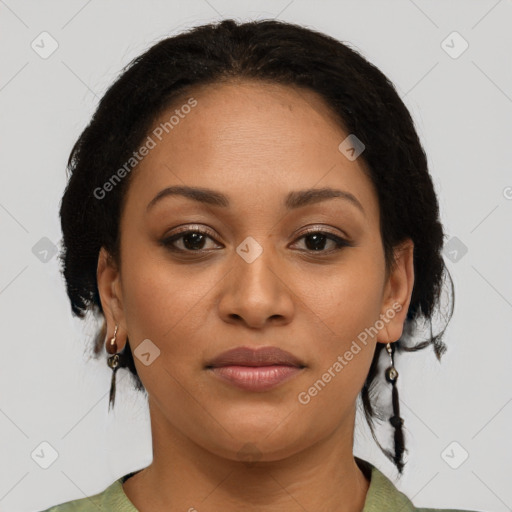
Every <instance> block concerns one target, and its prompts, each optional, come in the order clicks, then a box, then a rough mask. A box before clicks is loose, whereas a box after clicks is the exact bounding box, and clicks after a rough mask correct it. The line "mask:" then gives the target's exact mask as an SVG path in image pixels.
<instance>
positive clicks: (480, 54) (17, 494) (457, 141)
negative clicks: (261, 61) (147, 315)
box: [0, 0, 512, 512]
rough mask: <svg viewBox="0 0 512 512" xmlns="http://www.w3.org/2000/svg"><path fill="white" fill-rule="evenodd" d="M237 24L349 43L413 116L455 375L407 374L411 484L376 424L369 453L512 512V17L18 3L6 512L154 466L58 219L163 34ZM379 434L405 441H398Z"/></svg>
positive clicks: (10, 39)
mask: <svg viewBox="0 0 512 512" xmlns="http://www.w3.org/2000/svg"><path fill="white" fill-rule="evenodd" d="M228 17H233V18H236V19H239V20H251V19H262V18H278V19H281V20H285V21H291V22H294V23H299V24H302V25H305V26H307V27H310V28H313V29H316V30H319V31H322V32H325V33H327V34H329V35H331V36H334V37H336V38H338V39H339V40H341V41H344V42H346V43H348V44H350V45H351V46H352V47H353V48H355V49H357V50H359V51H360V52H361V53H362V54H363V55H364V56H365V57H366V58H367V59H369V60H370V61H371V62H372V63H374V64H375V65H377V66H378V67H379V68H380V69H381V70H382V71H383V72H384V73H385V74H386V75H387V76H388V77H389V78H390V79H391V81H392V82H393V83H394V84H395V85H396V87H397V90H398V91H399V93H400V94H401V96H402V99H403V100H404V102H405V104H406V105H407V107H408V108H409V109H410V111H411V113H412V115H413V117H414V119H415V123H416V126H417V129H418V132H419V134H420V137H421V140H422V143H423V144H424V147H425V150H426V152H427V155H428V159H429V165H430V169H431V174H432V176H433V179H434V182H435V186H436V190H437V192H438V195H439V202H440V208H441V215H442V220H443V222H444V225H445V228H446V231H447V234H448V235H449V240H448V241H447V246H446V248H445V259H446V261H447V265H448V268H449V270H450V272H451V275H452V277H453V280H454V284H455V313H454V316H453V318H452V321H451V323H450V324H449V327H448V329H447V331H446V336H445V340H444V341H445V342H446V344H447V346H448V351H447V353H446V354H445V355H444V356H443V358H442V362H441V363H439V362H438V361H437V360H436V358H435V356H434V353H433V351H432V350H431V349H430V348H429V349H427V350H424V351H420V352H417V353H415V354H405V355H403V356H402V355H400V356H399V358H398V359H397V369H398V371H399V372H400V378H399V390H400V398H401V410H402V416H403V417H404V419H405V426H406V442H407V448H408V450H409V451H408V454H407V461H408V462H407V465H406V470H405V473H404V476H403V478H402V479H401V480H395V476H396V471H395V468H394V466H393V465H392V463H391V462H390V461H388V460H387V459H386V458H385V457H384V455H383V454H382V453H381V452H380V451H379V449H378V447H377V446H376V445H375V443H374V442H373V440H372V438H371V435H370V434H369V429H368V428H367V427H366V424H365V423H364V421H363V418H362V416H361V415H360V416H359V417H358V420H357V426H356V439H355V446H354V452H355V453H356V454H357V455H359V456H361V457H363V458H366V459H367V460H369V461H371V462H372V463H373V464H375V465H376V466H377V467H378V468H379V469H381V471H383V472H384V473H385V474H386V475H388V476H389V478H391V479H392V480H393V481H394V482H396V485H397V487H398V488H399V489H400V490H402V491H403V492H405V493H406V494H407V495H408V496H409V498H410V499H411V500H413V502H414V503H415V505H416V506H421V507H427V506H429V507H437V508H440V507H447V508H448V507H449V508H466V509H471V510H485V511H495V512H501V511H506V510H511V509H512V488H511V486H510V479H511V476H512V436H511V435H510V434H511V432H512V428H511V427H512V403H511V402H512V390H511V386H510V375H511V361H512V328H511V320H512V285H511V282H512V280H511V262H512V236H511V221H512V167H511V161H512V149H511V148H512V140H511V135H512V69H511V66H510V62H511V61H510V54H511V51H512V31H511V30H510V26H511V24H512V2H511V1H510V0H508V1H507V0H501V1H496V0H488V1H487V0H485V1H484V0H482V1H467V0H463V1H462V0H461V1H450V2H446V1H441V0H439V1H426V0H414V1H413V0H396V1H382V0H375V1H361V0H357V1H323V2H321V1H315V2H308V1H303V0H279V1H273V2H272V1H260V2H237V1H235V0H190V1H188V2H184V1H156V0H152V1H144V2H142V1H139V2H135V1H127V0H111V1H109V2H101V1H99V0H89V1H86V0H66V1H59V2H57V1H46V2H35V1H33V2H21V1H19V0H18V1H15V0H2V1H0V70H1V74H0V130H1V135H0V140H1V142H2V144H1V154H0V163H1V167H0V234H1V244H2V245H1V251H0V329H1V338H0V339H1V349H2V350H1V357H0V390H1V391H0V511H2V512H29V511H36V510H42V509H44V508H47V507H49V506H50V505H54V504H57V503H62V502H64V501H68V500H71V499H77V498H82V497H84V496H88V495H92V494H95V493H97V492H100V491H102V490H104V489H105V488H106V487H107V486H108V485H110V484H111V483H112V482H113V481H114V479H116V478H119V477H120V476H121V475H124V474H125V473H128V472H129V471H132V470H135V469H139V468H142V467H145V466H147V465H148V464H149V463H150V462H151V459H152V452H151V436H150V430H149V416H148V411H147V404H146V403H145V399H144V398H143V395H140V394H137V393H136V392H135V391H133V390H132V386H131V381H130V378H129V377H128V375H127V373H126V371H125V370H121V371H120V372H119V373H118V379H119V388H118V393H117V402H116V409H115V412H114V413H110V414H107V405H108V389H109V385H110V375H111V370H110V369H109V368H108V367H107V365H106V360H105V359H104V358H102V359H100V360H94V359H91V358H90V342H91V336H92V334H93V332H94V329H95V325H94V324H92V323H90V322H82V321H79V320H77V319H74V318H72V316H71V311H70V307H69V302H68V299H67V296H66V294H65V289H64V283H63V280H62V278H61V276H60V274H59V265H58V260H57V257H56V255H55V250H56V248H58V245H59V242H60V238H61V232H60V222H59V218H58V207H59V202H60V198H61V195H62V192H63V189H64V186H65V180H66V174H65V168H66V162H67V158H68V155H69V152H70V150H71V147H72V145H73V143H74V141H75V140H76V138H77V137H78V135H79V134H80V132H81V131H82V130H83V129H84V127H85V126H86V124H87V123H88V122H89V119H90V117H91V115H92V114H93V112H94V110H95V108H96V106H97V104H98V101H99V98H100V97H101V96H102V94H103V93H104V92H105V90H106V88H107V87H108V85H110V84H111V83H112V81H113V80H114V79H115V78H116V76H117V75H118V73H119V72H120V70H121V68H122V67H123V66H125V65H126V64H127V63H128V62H129V61H130V60H131V59H132V58H134V57H135V56H137V55H139V54H140V53H141V52H143V51H144V50H145V49H147V48H148V47H149V46H151V45H152V44H153V43H155V42H157V41H158V40H160V39H161V38H163V37H166V36H169V35H173V34H176V33H178V32H180V31H182V30H184V29H187V28H189V27H192V26H195V25H199V24H203V23H207V22H210V21H213V20H219V19H221V18H228ZM41 41H43V42H41ZM50 53H51V54H50ZM383 396H384V397H386V396H388V397H389V395H386V390H383ZM377 434H378V435H379V439H380V441H381V443H383V444H385V445H386V446H391V445H390V442H391V437H390V436H391V429H390V428H388V427H387V426H386V425H385V424H383V425H382V426H381V427H380V428H378V429H377ZM42 454H44V456H43V455H42ZM38 455H39V456H38ZM44 466H47V467H46V468H45V467H44Z"/></svg>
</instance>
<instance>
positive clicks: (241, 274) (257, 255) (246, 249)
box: [234, 236, 276, 293]
mask: <svg viewBox="0 0 512 512" xmlns="http://www.w3.org/2000/svg"><path fill="white" fill-rule="evenodd" d="M259 240H260V241H261V242H262V241H263V236H262V237H259ZM267 242H268V239H267ZM272 252H273V251H272V249H271V247H270V244H269V243H266V244H265V247H264V246H263V245H262V243H260V242H258V240H256V239H255V238H253V237H252V236H248V237H246V238H245V239H244V240H243V241H242V242H241V243H240V244H239V245H238V246H237V248H236V253H237V257H236V258H235V262H234V266H235V268H234V270H235V274H236V280H237V283H238V285H239V286H237V288H238V289H240V288H242V287H243V286H244V285H245V286H246V287H250V288H251V289H252V288H254V287H256V289H260V288H262V291H265V290H264V289H263V288H267V287H268V285H269V283H270V281H272V278H274V279H276V276H275V272H273V271H272V268H271V265H272V262H271V261H270V260H271V259H272V258H271V255H272ZM242 291H243V290H242ZM257 291H258V290H253V293H254V292H257ZM266 291H267V292H268V291H270V290H269V289H267V290H266Z"/></svg>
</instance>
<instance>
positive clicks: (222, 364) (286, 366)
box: [206, 347, 305, 391]
mask: <svg viewBox="0 0 512 512" xmlns="http://www.w3.org/2000/svg"><path fill="white" fill-rule="evenodd" d="M304 368H305V365H304V363H303V362H302V361H301V360H300V359H298V358H297V357H295V356H294V355H293V354H291V353H290V352H286V351H285V350H282V349H280V348H278V347H262V348H259V349H252V348H249V347H237V348H234V349H231V350H228V351H227V352H223V353H222V354H220V355H219V356H217V357H216V358H214V359H212V360H211V361H210V362H208V363H207V365H206V369H207V370H209V371H210V372H211V373H212V374H213V375H215V376H216V377H218V378H220V379H222V380H223V381H225V382H228V383H230V384H232V385H234V386H236V387H238V388H241V389H244V390H246V391H268V390H270V389H273V388H274V387H276V386H278V385H279V384H282V383H283V382H285V381H287V380H289V379H291V378H292V377H294V376H295V375H297V374H299V373H300V372H301V371H302V370H303V369H304Z"/></svg>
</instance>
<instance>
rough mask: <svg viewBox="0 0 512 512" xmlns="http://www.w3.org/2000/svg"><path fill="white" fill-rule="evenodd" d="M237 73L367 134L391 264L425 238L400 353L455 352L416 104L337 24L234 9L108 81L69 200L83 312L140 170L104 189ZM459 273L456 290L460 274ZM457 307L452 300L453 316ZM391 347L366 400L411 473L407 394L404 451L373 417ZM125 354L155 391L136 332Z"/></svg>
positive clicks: (76, 287) (71, 163)
mask: <svg viewBox="0 0 512 512" xmlns="http://www.w3.org/2000/svg"><path fill="white" fill-rule="evenodd" d="M233 80H235V81H236V80H252V81H254V80H257V81H261V82H264V83H272V84H282V85H285V86H290V87H294V88H306V89H308V90H311V91H314V92H316V93H317V94H318V95H319V96H320V97H321V98H322V99H323V100H324V101H325V102H326V104H327V105H328V106H329V107H330V111H332V113H333V114H334V116H335V117H336V119H337V120H338V122H339V124H340V126H341V127H342V128H343V129H344V130H345V131H346V132H347V133H350V134H356V136H357V138H358V139H359V140H361V141H362V142H363V144H364V146H365V149H364V152H363V153H362V154H361V156H360V158H362V159H363V162H364V163H365V167H366V168H365V169H364V172H365V173H367V175H368V177H369V178H370V179H371V182H372V184H373V185H374V187H375V190H376V192H377V194H378V199H379V211H380V233H381V238H382V244H383V248H384V255H385V263H386V274H387V275H389V272H390V271H391V270H392V268H393V265H394V263H395V260H394V249H395V248H396V247H397V245H398V244H400V243H401V242H402V241H405V240H406V239H408V238H410V239H411V240H412V241H413V242H414V253H413V256H414V276H415V280H414V287H413V290H412V296H411V301H410V305H409V309H408V311H407V317H406V320H405V322H404V329H403V334H402V336H401V337H400V339H399V340H398V341H396V342H395V343H392V347H393V352H394V351H395V350H398V351H417V350H420V349H423V348H425V347H427V346H429V345H432V346H433V350H434V352H435V354H436V357H437V359H438V360H440V359H441V355H442V354H443V353H444V352H445V351H446V345H445V344H444V343H443V341H442V337H443V334H444V331H445V329H446V325H445V327H444V328H443V329H442V330H441V331H440V332H439V333H437V334H436V335H434V334H433V331H432V319H433V316H434V312H435V310H436V308H437V307H438V306H439V305H440V299H441V291H442V285H443V277H444V274H445V272H446V274H447V275H448V276H449V272H448V269H447V268H446V266H445V263H444V260H443V257H442V254H441V251H442V247H443V237H444V236H445V235H444V234H443V227H442V225H441V222H440V219H439V206H438V202H437V198H436V194H435V191H434V186H433V183H432V180H431V177H430V175H429V170H428V165H427V158H426V155H425V152H424V150H423V148H422V145H421V143H420V140H419V138H418V135H417V133H416V130H415V127H414V123H413V120H412V118H411V115H410V113H409V111H408V110H407V108H406V106H405V105H404V103H403V102H402V100H401V99H400V97H399V95H398V93H397V92H396V90H395V87H394V86H393V84H392V83H391V82H390V81H389V80H388V78H386V76H385V75H384V74H383V73H382V72H381V71H380V70H379V69H378V68H377V67H375V66H374V65H372V64H371V63H370V62H368V61H367V60H366V59H365V58H364V57H363V56H362V55H361V54H360V53H359V52H357V51H356V50H354V49H352V48H350V47H349V46H348V45H346V44H344V43H342V42H340V41H338V40H336V39H334V38H332V37H330V36H328V35H325V34H322V33H320V32H317V31H314V30H312V29H309V28H305V27H302V26H299V25H295V24H292V23H286V22H282V21H274V20H263V21H251V22H247V23H238V22H236V21H234V20H232V19H226V20H222V21H221V22H217V23H211V24H207V25H202V26H198V27H195V28H192V29H189V30H188V31H186V32H183V33H180V34H178V35H175V36H172V37H168V38H166V39H163V40H161V41H159V42H158V43H156V44H154V45H153V46H152V47H150V48H149V49H148V50H147V51H145V52H144V53H143V54H142V55H140V56H138V57H137V58H135V59H134V60H132V61H131V62H130V63H129V64H128V65H127V66H126V67H125V68H123V70H122V72H121V74H120V76H119V77H118V78H117V80H116V81H115V82H114V83H113V84H112V85H111V86H110V87H109V89H108V90H107V91H106V93H105V94H104V96H103V97H102V99H101V101H100V102H99V105H98V107H97V109H96V111H95V113H94V115H93V117H92V119H91V121H90V123H89V124H88V126H87V127H86V128H85V129H84V131H83V132H82V133H81V135H80V136H79V138H78V140H77V141H76V143H75V144H74V146H73V148H72V150H71V153H70V156H69V160H68V166H67V167H68V173H69V180H68V183H67V186H66V189H65V192H64V195H63V197H62V203H61V207H60V217H61V226H62V232H63V239H62V246H63V248H62V252H61V255H60V259H61V263H62V273H63V275H64V278H65V281H66V287H67V294H68V296H69V299H70V302H71V309H72V312H73V314H74V315H76V316H78V317H80V318H84V317H85V315H86V313H88V312H94V313H95V314H97V316H99V317H100V318H101V317H102V316H103V310H102V306H101V302H100V296H99V292H98V286H97V279H96V271H97V263H98V255H99V251H100V248H101V247H104V248H105V249H106V250H107V251H108V253H109V254H110V255H111V256H112V257H113V259H114V261H115V262H116V263H119V242H120V230H119V224H120V216H121V213H122V208H123V198H124V197H125V195H126V191H127V187H128V186H129V183H130V177H131V174H130V175H128V176H126V177H124V179H123V180H120V183H118V184H116V185H115V186H114V187H111V189H112V190H110V191H109V193H108V197H107V198H106V199H105V200H101V199H99V198H98V197H97V196H96V195H95V193H94V191H95V190H97V188H98V187H102V186H103V185H104V184H105V183H106V182H107V181H108V180H109V179H111V178H112V175H113V170H115V169H118V168H120V167H121V166H122V165H123V163H125V162H127V161H128V160H129V159H130V158H131V157H132V156H133V153H134V151H135V150H136V149H137V148H138V147H139V145H140V144H141V142H142V141H143V140H144V139H145V137H147V136H148V132H149V130H150V129H151V127H152V123H154V121H155V120H156V119H157V118H158V116H159V115H161V114H162V113H164V112H165V111H166V109H167V108H169V106H170V105H172V104H173V103H174V102H176V101H177V99H178V98H180V97H182V96H183V95H184V94H187V93H190V92H191V91H192V90H193V88H194V87H198V86H208V85H212V84H219V83H223V82H228V81H233ZM132 174H133V173H132ZM450 283H451V292H452V297H453V281H452V279H451V277H450ZM452 314H453V302H452V303H451V309H450V311H449V317H448V321H449V319H450V318H451V316H452ZM420 321H426V322H427V323H428V324H429V325H430V336H429V337H428V339H426V340H424V341H423V342H421V343H419V344H417V345H414V346H407V344H406V342H407V340H409V339H410V338H412V335H413V334H414V333H415V332H416V330H417V327H418V325H419V322H420ZM447 323H448V322H446V324H447ZM105 336H106V324H105V321H103V326H102V328H101V329H100V331H99V332H98V333H97V334H96V337H95V340H94V353H95V355H96V356H98V355H99V354H100V352H101V351H102V348H103V346H104V341H105ZM384 348H385V345H384V344H383V343H377V344H376V349H375V353H374V357H373V360H372V363H371V366H370V369H369V372H368V376H367V378H366V381H365V383H364V385H363V388H362V390H361V399H362V404H363V408H364V415H365V418H366V421H367V422H368V425H369V427H370V430H371V433H372V436H373V438H374V440H375V442H376V443H377V444H378V446H379V447H380V449H381V450H382V451H383V453H384V454H385V455H386V456H387V457H388V458H389V459H390V460H391V461H392V462H393V463H394V464H395V465H396V467H397V468H398V471H399V473H400V474H402V468H403V465H404V463H403V461H402V456H403V452H404V450H405V446H404V442H403V437H402V432H401V421H397V417H399V412H398V398H397V396H394V400H393V404H394V405H393V411H394V413H395V415H394V416H393V417H392V418H391V419H390V422H391V424H392V425H393V427H394V428H395V443H394V444H395V449H394V453H392V452H391V451H389V450H386V449H385V448H383V447H382V446H381V445H380V443H379V441H378V440H377V437H376V436H375V432H374V423H373V421H374V419H375V418H376V419H382V415H381V413H380V410H379V408H378V407H377V406H376V405H375V404H373V403H372V402H373V401H374V398H375V396H376V395H375V393H376V377H377V375H378V369H379V358H380V353H381V351H382V349H384ZM124 355H125V356H126V360H127V361H128V363H127V364H126V366H127V368H128V369H129V371H130V372H131V373H132V374H133V377H134V379H135V387H136V389H138V390H142V391H145V389H144V386H143V384H142V382H141V380H140V378H139V376H138V375H137V371H136V369H135V364H134V362H133V356H132V353H131V350H130V346H129V343H128V340H127V343H126V345H125V348H124ZM385 355H386V354H385ZM393 388H394V390H396V388H395V387H394V386H393ZM393 419H394V421H393ZM398 419H400V418H398ZM400 420H401V419H400ZM405 451H407V450H405Z"/></svg>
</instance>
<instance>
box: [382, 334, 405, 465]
mask: <svg viewBox="0 0 512 512" xmlns="http://www.w3.org/2000/svg"><path fill="white" fill-rule="evenodd" d="M386 350H387V351H388V354H389V357H390V359H391V366H389V367H388V368H386V373H385V375H386V380H387V381H388V382H389V383H390V384H391V385H392V397H393V416H391V418H389V422H390V423H391V425H393V428H394V429H395V456H394V460H395V464H396V465H397V467H398V471H399V472H400V473H402V469H403V466H404V463H403V461H402V456H403V453H404V435H403V431H402V425H403V423H404V420H403V419H402V418H401V417H400V405H399V400H398V389H397V387H396V381H397V379H398V372H397V371H396V368H395V364H394V357H393V356H394V351H395V344H394V343H393V344H392V345H391V344H390V343H388V344H387V345H386Z"/></svg>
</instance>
